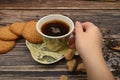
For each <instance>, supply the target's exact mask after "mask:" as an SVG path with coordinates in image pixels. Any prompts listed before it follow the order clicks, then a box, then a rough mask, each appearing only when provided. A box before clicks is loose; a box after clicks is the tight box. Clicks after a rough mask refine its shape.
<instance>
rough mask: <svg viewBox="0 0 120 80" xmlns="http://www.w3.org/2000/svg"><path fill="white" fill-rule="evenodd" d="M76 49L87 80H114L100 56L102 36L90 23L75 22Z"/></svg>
mask: <svg viewBox="0 0 120 80" xmlns="http://www.w3.org/2000/svg"><path fill="white" fill-rule="evenodd" d="M75 25H76V26H75V43H76V44H75V45H76V49H77V51H78V53H79V55H80V57H81V58H82V60H83V63H84V64H85V67H86V71H87V75H88V80H114V77H113V75H112V73H111V72H110V70H109V68H108V66H107V64H106V63H105V60H104V57H103V55H102V35H101V32H100V30H99V28H98V27H97V26H95V25H94V24H93V23H91V22H84V23H80V22H78V21H77V22H76V24H75Z"/></svg>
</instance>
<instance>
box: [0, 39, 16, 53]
mask: <svg viewBox="0 0 120 80" xmlns="http://www.w3.org/2000/svg"><path fill="white" fill-rule="evenodd" d="M14 46H15V41H3V40H0V54H2V53H6V52H8V51H10V50H11V49H12V48H13V47H14Z"/></svg>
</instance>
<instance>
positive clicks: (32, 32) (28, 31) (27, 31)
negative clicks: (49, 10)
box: [22, 21, 43, 43]
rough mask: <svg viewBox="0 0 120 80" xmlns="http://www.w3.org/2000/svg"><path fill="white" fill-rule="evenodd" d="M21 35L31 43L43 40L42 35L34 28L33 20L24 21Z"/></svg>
mask: <svg viewBox="0 0 120 80" xmlns="http://www.w3.org/2000/svg"><path fill="white" fill-rule="evenodd" d="M22 36H23V37H24V38H25V39H26V40H27V41H29V42H31V43H41V42H42V41H43V40H42V36H41V35H40V34H39V33H38V32H37V30H36V22H35V21H30V22H27V23H26V25H25V27H24V29H23V32H22Z"/></svg>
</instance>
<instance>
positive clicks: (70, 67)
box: [66, 59, 77, 72]
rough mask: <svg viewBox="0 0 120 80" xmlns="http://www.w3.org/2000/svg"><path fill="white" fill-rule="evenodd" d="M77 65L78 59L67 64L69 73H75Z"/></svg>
mask: <svg viewBox="0 0 120 80" xmlns="http://www.w3.org/2000/svg"><path fill="white" fill-rule="evenodd" d="M76 64H77V62H76V59H72V60H70V61H68V62H67V63H66V66H67V68H68V71H71V72H72V71H74V70H75V68H76Z"/></svg>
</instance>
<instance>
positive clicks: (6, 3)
mask: <svg viewBox="0 0 120 80" xmlns="http://www.w3.org/2000/svg"><path fill="white" fill-rule="evenodd" d="M0 9H47V10H48V9H63V10H65V9H120V1H119V0H118V1H116V2H102V1H81V0H52V1H51V0H0Z"/></svg>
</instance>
